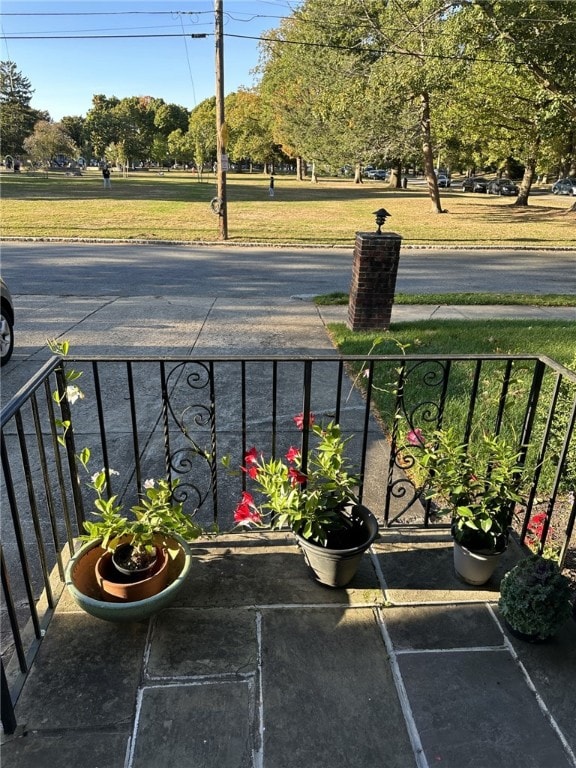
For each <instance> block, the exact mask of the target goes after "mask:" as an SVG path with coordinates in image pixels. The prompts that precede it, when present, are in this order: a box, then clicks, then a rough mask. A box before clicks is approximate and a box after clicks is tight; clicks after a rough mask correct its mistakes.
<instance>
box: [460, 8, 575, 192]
mask: <svg viewBox="0 0 576 768" xmlns="http://www.w3.org/2000/svg"><path fill="white" fill-rule="evenodd" d="M467 18H468V19H469V20H470V22H471V23H474V24H475V25H476V26H475V29H474V31H473V33H472V34H470V35H468V36H467V38H466V40H467V43H466V46H467V50H468V51H470V52H471V53H473V54H474V55H475V56H477V58H478V59H480V58H481V57H482V58H485V56H484V54H483V47H484V46H485V44H486V42H487V41H490V44H491V51H492V52H493V54H495V56H494V55H493V57H492V58H497V59H499V61H496V62H494V61H493V62H492V68H493V69H496V68H497V67H498V66H500V69H501V70H502V69H503V68H505V70H504V71H505V75H504V76H505V82H506V85H507V86H508V91H509V93H510V94H511V96H512V98H514V97H515V94H514V88H512V87H510V85H512V83H520V87H519V88H518V96H517V97H516V100H518V98H520V99H522V100H523V102H524V109H522V108H520V109H519V110H518V111H517V114H518V115H519V130H518V129H517V130H516V131H513V132H512V138H514V139H516V138H517V134H518V133H519V134H520V135H522V134H523V133H524V135H526V131H527V130H528V133H531V134H532V137H531V138H529V141H528V145H527V146H525V150H526V149H527V150H528V151H527V152H526V151H525V153H524V162H525V168H526V170H525V174H524V178H523V179H522V185H521V188H520V194H519V195H518V198H517V200H516V205H527V204H528V197H529V194H530V188H531V184H532V180H533V178H534V173H535V168H536V164H537V162H538V156H539V155H541V154H542V152H543V151H544V152H547V153H548V155H549V156H554V154H556V156H557V157H558V160H559V161H560V157H561V150H560V146H562V145H564V147H566V146H567V145H568V142H566V137H568V138H570V137H572V152H573V137H574V130H575V129H574V125H575V124H576V82H575V79H574V72H575V71H576V49H575V48H574V31H575V24H576V19H575V17H574V3H573V2H572V0H539V2H537V3H534V2H525V1H524V0H508V1H507V2H506V3H503V2H500V1H499V0H477V2H474V3H472V4H471V5H470V7H469V8H468V9H467ZM506 65H507V66H506ZM569 126H572V130H569ZM567 127H568V130H567ZM530 144H531V148H530V146H529V145H530ZM569 152H570V150H569Z"/></svg>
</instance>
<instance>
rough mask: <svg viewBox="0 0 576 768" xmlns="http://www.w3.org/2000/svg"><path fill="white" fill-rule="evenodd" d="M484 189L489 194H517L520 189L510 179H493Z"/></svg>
mask: <svg viewBox="0 0 576 768" xmlns="http://www.w3.org/2000/svg"><path fill="white" fill-rule="evenodd" d="M486 191H487V192H488V194H489V195H517V194H518V192H519V191H520V189H519V188H518V185H517V184H514V182H513V181H510V179H494V180H493V181H491V182H490V183H489V184H488V188H487V190H486Z"/></svg>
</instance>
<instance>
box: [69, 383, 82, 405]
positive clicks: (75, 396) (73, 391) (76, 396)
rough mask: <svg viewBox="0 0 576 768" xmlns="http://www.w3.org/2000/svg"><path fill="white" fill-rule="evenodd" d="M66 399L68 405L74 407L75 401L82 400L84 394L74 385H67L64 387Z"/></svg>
mask: <svg viewBox="0 0 576 768" xmlns="http://www.w3.org/2000/svg"><path fill="white" fill-rule="evenodd" d="M66 397H67V398H68V402H69V403H70V405H74V403H75V402H76V400H83V399H84V392H82V390H81V389H79V388H78V387H77V386H76V385H75V384H68V386H67V387H66Z"/></svg>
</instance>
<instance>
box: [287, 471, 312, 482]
mask: <svg viewBox="0 0 576 768" xmlns="http://www.w3.org/2000/svg"><path fill="white" fill-rule="evenodd" d="M288 477H289V478H290V480H291V481H292V485H302V484H303V483H305V482H306V480H307V479H308V478H307V477H306V475H303V474H302V472H299V471H298V470H297V469H295V468H294V467H290V468H289V470H288Z"/></svg>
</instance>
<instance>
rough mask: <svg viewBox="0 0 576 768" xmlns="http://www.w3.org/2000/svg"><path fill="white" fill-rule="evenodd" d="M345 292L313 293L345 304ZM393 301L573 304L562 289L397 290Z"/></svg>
mask: <svg viewBox="0 0 576 768" xmlns="http://www.w3.org/2000/svg"><path fill="white" fill-rule="evenodd" d="M348 300H349V295H348V294H347V293H341V292H336V293H327V294H324V295H323V296H316V297H315V299H314V303H315V304H317V305H318V306H323V307H326V306H342V305H346V304H348ZM394 303H395V304H413V305H416V304H445V305H458V304H460V305H464V306H465V305H478V306H485V305H490V304H492V305H498V304H513V305H521V306H532V307H573V306H576V295H574V294H570V293H568V294H565V293H542V294H536V293H529V294H528V293H397V294H395V296H394Z"/></svg>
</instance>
